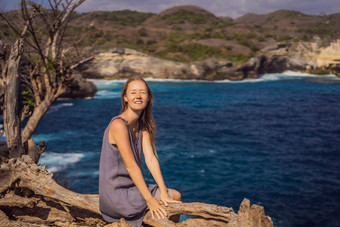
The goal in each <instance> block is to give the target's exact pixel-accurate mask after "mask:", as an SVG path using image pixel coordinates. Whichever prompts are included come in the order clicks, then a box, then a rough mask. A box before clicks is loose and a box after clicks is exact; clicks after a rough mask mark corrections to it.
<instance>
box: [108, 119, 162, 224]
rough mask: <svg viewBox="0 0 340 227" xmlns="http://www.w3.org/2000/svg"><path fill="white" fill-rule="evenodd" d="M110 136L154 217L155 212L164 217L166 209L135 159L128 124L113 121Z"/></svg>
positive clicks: (117, 120)
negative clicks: (156, 197) (151, 189)
mask: <svg viewBox="0 0 340 227" xmlns="http://www.w3.org/2000/svg"><path fill="white" fill-rule="evenodd" d="M109 136H112V137H113V138H114V141H115V142H116V144H117V147H118V150H119V152H120V155H121V156H122V159H123V161H124V164H125V166H126V169H127V171H128V173H129V175H130V177H131V179H132V181H133V182H134V183H135V185H136V187H137V188H138V190H139V191H140V193H141V194H142V196H143V198H144V199H145V201H146V202H147V205H148V207H149V209H150V211H151V215H152V217H154V215H153V214H154V213H155V214H156V215H157V216H158V217H159V218H164V217H165V216H166V211H165V210H164V209H163V208H162V207H161V206H160V204H159V203H158V201H157V200H156V199H155V198H154V197H153V196H152V194H151V193H150V191H149V189H148V187H147V186H146V183H145V180H144V178H143V175H142V172H141V170H140V168H139V166H138V165H137V163H136V161H135V157H134V155H133V152H132V150H131V145H130V141H129V132H128V129H127V127H126V124H125V123H124V122H123V121H122V120H120V119H116V120H114V121H112V123H111V125H110V131H109Z"/></svg>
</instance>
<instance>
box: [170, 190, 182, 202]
mask: <svg viewBox="0 0 340 227" xmlns="http://www.w3.org/2000/svg"><path fill="white" fill-rule="evenodd" d="M170 190H171V192H172V195H173V199H174V200H177V201H181V200H182V195H181V193H180V192H179V191H177V190H175V189H170Z"/></svg>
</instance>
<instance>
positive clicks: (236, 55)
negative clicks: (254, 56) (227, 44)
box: [227, 53, 251, 65]
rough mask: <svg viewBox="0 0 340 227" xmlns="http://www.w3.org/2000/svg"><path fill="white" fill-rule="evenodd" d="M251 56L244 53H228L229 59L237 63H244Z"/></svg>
mask: <svg viewBox="0 0 340 227" xmlns="http://www.w3.org/2000/svg"><path fill="white" fill-rule="evenodd" d="M250 58H251V55H244V54H239V53H234V54H229V55H227V59H229V60H230V61H233V62H234V63H235V64H236V65H242V64H244V63H245V62H247V61H248V60H249V59H250Z"/></svg>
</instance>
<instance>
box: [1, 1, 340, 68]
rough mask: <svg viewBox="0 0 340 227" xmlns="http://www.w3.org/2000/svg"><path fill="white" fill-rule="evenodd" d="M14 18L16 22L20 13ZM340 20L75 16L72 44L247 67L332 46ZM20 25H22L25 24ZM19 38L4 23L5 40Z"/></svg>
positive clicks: (180, 12) (183, 14)
mask: <svg viewBox="0 0 340 227" xmlns="http://www.w3.org/2000/svg"><path fill="white" fill-rule="evenodd" d="M8 14H10V15H11V16H10V18H11V20H16V17H15V12H8ZM337 15H338V14H333V15H328V16H327V15H320V16H315V15H314V16H313V15H306V14H303V13H300V12H297V11H289V10H278V11H275V12H272V13H269V14H264V15H257V14H246V15H244V16H242V17H240V18H237V19H235V20H233V19H231V18H220V17H216V16H215V15H214V14H212V13H210V12H208V11H206V10H204V9H202V8H199V7H196V6H178V7H173V8H170V9H167V10H165V11H163V12H161V13H159V14H153V13H144V12H137V11H131V10H120V11H113V12H89V13H83V14H78V13H73V14H72V17H71V20H70V22H69V27H68V32H69V34H70V35H69V36H68V37H66V39H67V43H68V44H69V45H72V46H77V49H78V51H85V52H86V53H87V54H91V53H93V52H100V51H106V50H109V49H111V48H114V47H117V46H123V47H128V48H132V49H136V50H137V51H141V52H144V53H147V54H149V55H153V56H157V57H161V58H165V59H171V60H176V61H182V62H189V61H200V60H204V59H206V58H211V57H214V58H218V59H229V60H232V61H234V62H235V63H236V64H241V63H243V62H245V61H247V60H248V59H249V58H250V57H251V56H254V55H256V54H257V52H258V51H259V50H260V49H262V48H264V47H267V46H269V45H273V44H274V43H276V42H300V41H313V40H314V39H315V38H316V37H318V38H319V39H318V40H319V42H320V40H321V43H322V44H324V45H327V44H329V42H330V41H332V40H334V39H337V38H340V30H339V27H340V20H339V16H337ZM16 24H18V26H19V24H20V21H17V22H16ZM13 37H14V36H13V34H11V33H10V31H9V29H8V27H7V25H5V23H4V22H3V21H0V39H2V40H3V41H6V40H7V41H8V40H12V39H13Z"/></svg>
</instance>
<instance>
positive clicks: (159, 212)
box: [146, 197, 167, 219]
mask: <svg viewBox="0 0 340 227" xmlns="http://www.w3.org/2000/svg"><path fill="white" fill-rule="evenodd" d="M146 203H147V205H148V208H149V210H150V212H151V217H152V218H155V216H157V217H158V218H159V219H163V218H165V217H166V216H167V213H166V211H165V210H164V209H163V208H162V206H161V204H160V201H159V200H158V199H156V198H155V197H151V199H149V200H148V201H146Z"/></svg>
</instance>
